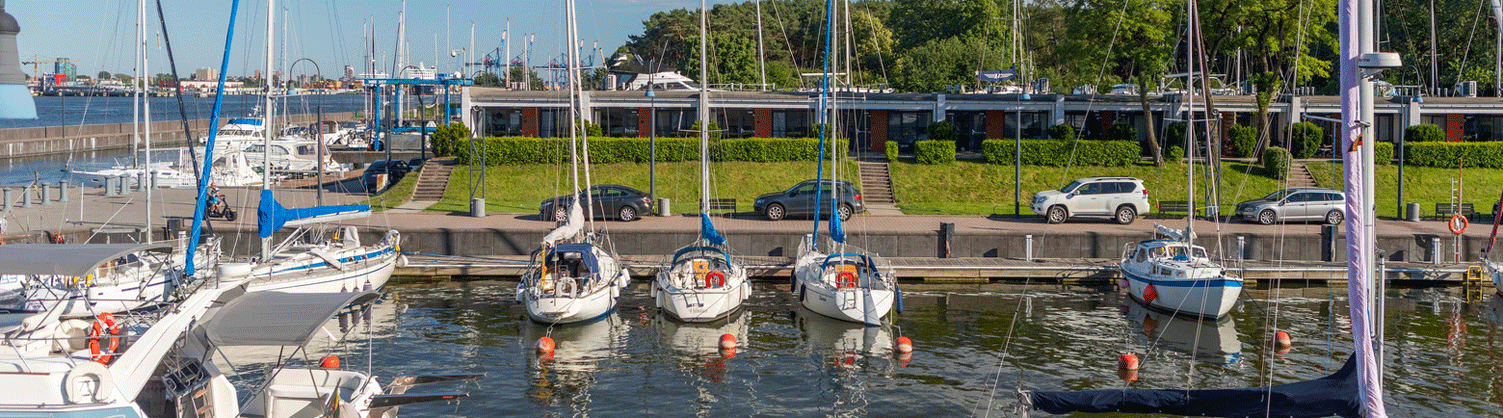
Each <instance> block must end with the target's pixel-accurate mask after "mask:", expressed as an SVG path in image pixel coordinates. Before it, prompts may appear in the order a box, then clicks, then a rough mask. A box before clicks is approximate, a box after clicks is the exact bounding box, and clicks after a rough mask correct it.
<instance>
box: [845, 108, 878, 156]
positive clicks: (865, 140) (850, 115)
mask: <svg viewBox="0 0 1503 418" xmlns="http://www.w3.org/2000/svg"><path fill="white" fill-rule="evenodd" d="M837 118H838V119H839V124H838V126H839V127H840V129H839V130H837V131H836V133H837V134H839V135H840V137H841V138H844V139H846V140H848V141H850V146H849V147H848V148H849V150H850V151H851V152H856V153H860V152H862V151H864V150H869V149H871V140H872V114H871V112H870V111H867V110H854V109H852V110H841V111H840V116H838V117H837Z"/></svg>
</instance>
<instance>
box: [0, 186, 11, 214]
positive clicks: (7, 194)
mask: <svg viewBox="0 0 1503 418" xmlns="http://www.w3.org/2000/svg"><path fill="white" fill-rule="evenodd" d="M0 191H3V192H4V193H5V211H6V212H10V204H11V202H15V201H14V200H10V188H9V187H6V188H3V189H0Z"/></svg>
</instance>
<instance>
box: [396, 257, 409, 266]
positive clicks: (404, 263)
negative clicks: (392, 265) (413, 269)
mask: <svg viewBox="0 0 1503 418" xmlns="http://www.w3.org/2000/svg"><path fill="white" fill-rule="evenodd" d="M407 263H408V261H407V255H406V254H402V255H398V256H397V267H399V268H407Z"/></svg>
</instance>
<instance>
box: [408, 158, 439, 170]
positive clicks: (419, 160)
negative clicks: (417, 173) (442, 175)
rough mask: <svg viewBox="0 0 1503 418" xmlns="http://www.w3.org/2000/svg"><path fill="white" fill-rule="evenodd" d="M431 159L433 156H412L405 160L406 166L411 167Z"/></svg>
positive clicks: (419, 165)
mask: <svg viewBox="0 0 1503 418" xmlns="http://www.w3.org/2000/svg"><path fill="white" fill-rule="evenodd" d="M431 159H433V158H431V157H430V158H423V157H412V159H411V160H407V166H408V167H412V168H418V167H422V166H423V163H426V162H428V160H431Z"/></svg>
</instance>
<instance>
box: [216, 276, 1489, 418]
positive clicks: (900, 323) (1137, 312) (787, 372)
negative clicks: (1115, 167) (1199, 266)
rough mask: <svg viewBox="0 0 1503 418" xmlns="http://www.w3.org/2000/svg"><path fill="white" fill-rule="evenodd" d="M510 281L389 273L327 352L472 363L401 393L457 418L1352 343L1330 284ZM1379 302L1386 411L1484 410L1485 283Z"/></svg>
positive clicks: (389, 367)
mask: <svg viewBox="0 0 1503 418" xmlns="http://www.w3.org/2000/svg"><path fill="white" fill-rule="evenodd" d="M515 286H516V285H515V283H514V282H468V283H444V284H424V285H400V286H397V285H394V286H390V287H388V288H387V290H386V295H385V297H384V298H383V299H382V300H381V301H380V302H379V303H378V304H377V305H376V306H375V307H374V308H373V315H372V316H373V318H372V319H373V321H369V324H373V326H370V327H367V326H366V325H360V326H357V327H355V328H354V329H357V330H359V331H355V332H353V333H352V334H351V335H352V336H363V335H365V334H366V331H365V330H367V329H369V330H370V335H371V336H372V338H371V339H370V340H369V343H367V342H366V341H367V340H364V338H363V337H361V338H360V342H358V343H353V344H344V345H341V346H339V347H336V348H335V350H336V351H339V352H342V353H343V356H344V358H345V365H346V366H351V365H357V364H358V365H362V366H361V367H363V365H364V364H366V363H367V361H366V359H367V358H369V360H370V361H369V363H370V364H371V365H372V367H373V369H374V370H375V372H376V374H377V375H378V376H380V378H381V379H383V381H384V380H386V379H389V378H390V376H393V375H398V374H412V373H485V374H486V377H485V378H484V379H482V380H480V381H479V382H477V383H475V384H469V385H462V384H461V385H451V386H442V385H438V386H431V387H421V388H418V389H414V392H431V391H439V390H461V391H468V392H470V394H471V397H470V398H468V399H466V400H464V401H461V402H459V403H457V404H430V405H418V406H409V407H403V409H402V413H403V414H404V415H405V416H475V417H495V416H580V417H583V416H624V415H629V414H643V413H646V414H652V415H660V416H918V415H933V416H987V415H988V414H990V415H991V416H1015V415H1010V414H1011V413H1012V412H1011V411H1012V405H1013V404H1014V403H1015V400H1016V392H1017V390H1018V389H1019V388H1022V389H1039V390H1053V389H1104V388H1120V387H1129V386H1130V387H1134V388H1183V387H1187V386H1188V387H1193V388H1238V387H1248V386H1259V385H1265V384H1268V383H1286V382H1291V381H1296V380H1305V379H1312V378H1316V377H1320V376H1323V375H1325V374H1327V373H1329V372H1332V371H1334V370H1335V369H1336V368H1339V366H1340V364H1341V362H1342V361H1344V360H1345V358H1346V356H1347V355H1348V354H1349V353H1350V352H1351V349H1350V347H1351V340H1350V334H1349V333H1348V327H1349V321H1348V318H1347V315H1346V312H1347V305H1346V302H1345V293H1346V290H1345V288H1324V287H1322V288H1304V289H1283V290H1278V291H1275V290H1250V291H1249V293H1247V294H1244V298H1243V300H1244V302H1243V303H1242V304H1241V306H1239V307H1238V308H1237V309H1236V310H1234V311H1233V312H1234V313H1233V315H1232V318H1231V319H1230V320H1227V321H1223V322H1220V323H1205V322H1195V321H1186V320H1181V319H1175V318H1172V317H1166V316H1163V315H1160V314H1158V313H1154V312H1150V311H1147V310H1145V309H1142V308H1141V307H1140V306H1137V305H1136V304H1133V303H1132V302H1130V301H1128V300H1126V299H1125V298H1124V297H1123V296H1122V294H1121V293H1118V292H1115V291H1111V290H1098V289H1091V288H1084V287H1068V286H1057V285H1034V286H1022V285H1001V284H987V285H968V286H959V285H943V286H941V285H920V284H908V285H906V289H907V291H906V292H905V296H906V300H905V302H906V308H907V310H906V311H905V312H904V313H902V314H899V315H897V316H896V317H895V321H894V324H893V326H890V327H880V328H877V327H874V328H867V327H862V326H860V325H856V324H847V323H843V322H838V321H833V320H827V319H824V318H823V317H819V316H818V315H815V314H812V313H810V312H807V311H801V310H799V309H798V307H797V304H796V302H795V301H794V300H793V299H792V298H791V297H789V296H788V295H787V291H786V285H781V286H779V285H776V284H772V283H758V284H757V286H756V293H754V294H753V297H752V298H751V299H750V300H749V301H748V303H747V307H746V308H747V309H746V310H745V311H744V312H742V313H741V314H740V315H739V316H737V317H734V318H733V319H732V320H729V321H724V322H722V323H718V324H713V325H684V324H678V323H674V322H672V321H668V320H665V318H663V317H662V316H660V315H658V314H657V313H656V310H655V309H653V308H651V303H652V301H651V299H649V298H648V297H647V291H648V290H647V287H646V285H645V284H644V283H642V282H638V283H636V284H634V285H633V286H632V288H631V289H630V290H629V291H628V292H627V293H626V294H625V295H623V296H622V298H621V304H620V309H618V311H617V312H616V313H614V314H613V315H611V316H609V317H608V318H606V319H605V320H602V321H599V322H595V323H591V324H585V325H572V326H559V327H554V328H553V329H552V330H551V331H550V330H549V329H548V328H547V327H545V326H540V325H536V324H532V323H530V322H529V321H528V320H527V319H526V316H525V312H524V310H525V308H524V307H522V306H520V305H518V304H516V303H514V302H512V300H513V291H514V289H515ZM1467 296H1471V297H1472V300H1471V301H1470V302H1469V301H1467V300H1466V297H1467ZM1387 304H1388V310H1387V345H1386V346H1387V367H1388V368H1387V382H1388V387H1387V390H1388V391H1387V395H1388V398H1387V402H1388V408H1389V412H1390V414H1391V415H1392V416H1499V415H1503V374H1500V373H1499V372H1500V371H1503V359H1499V356H1498V354H1496V353H1495V352H1496V351H1497V349H1498V348H1499V346H1500V345H1503V343H1500V342H1499V341H1498V340H1499V339H1503V335H1499V325H1500V322H1499V321H1500V313H1499V312H1500V311H1503V300H1500V299H1499V298H1498V297H1497V296H1496V295H1494V294H1492V292H1491V290H1489V291H1488V292H1486V294H1483V292H1471V293H1470V294H1468V293H1467V292H1465V291H1463V290H1461V289H1455V288H1451V289H1395V290H1391V291H1390V292H1389V294H1388V299H1387ZM1274 324H1277V326H1278V327H1279V328H1278V329H1281V330H1285V331H1287V332H1289V333H1290V334H1291V335H1292V336H1293V338H1294V341H1295V343H1294V347H1293V350H1292V351H1290V352H1288V353H1286V354H1277V353H1272V352H1270V350H1269V349H1267V348H1265V347H1263V344H1262V343H1261V342H1262V341H1266V339H1265V338H1266V337H1265V335H1267V334H1268V333H1271V332H1272V330H1273V328H1272V327H1273V326H1274ZM336 327H337V326H336V325H335V324H333V323H332V322H331V324H330V326H328V327H327V328H329V329H330V330H331V331H332V330H334V329H335V328H336ZM550 332H551V335H552V337H553V338H554V339H555V340H556V341H557V344H558V348H557V350H556V353H555V354H554V355H553V356H552V358H540V357H539V355H538V354H536V353H535V352H534V349H533V347H534V344H535V342H536V340H537V338H539V337H541V336H543V335H548V334H549V333H550ZM725 333H731V334H735V335H737V336H738V338H739V339H740V341H741V342H742V344H741V348H740V349H739V350H737V351H736V352H735V353H734V357H729V358H728V357H725V356H722V355H721V354H720V353H719V352H718V350H717V349H716V343H717V341H718V338H719V336H720V335H721V334H725ZM900 335H903V336H908V337H910V338H912V339H913V340H914V342H915V344H916V347H915V352H914V353H913V355H912V356H911V358H899V357H897V356H896V355H895V353H894V352H893V351H892V347H893V343H892V341H893V339H895V338H896V337H898V336H900ZM1122 352H1133V353H1137V354H1138V355H1139V356H1140V357H1141V358H1142V359H1143V365H1142V370H1141V372H1140V373H1139V375H1138V377H1137V380H1136V381H1133V382H1131V383H1124V381H1123V380H1122V379H1121V378H1119V377H1118V375H1117V372H1116V366H1115V365H1116V356H1117V355H1118V354H1120V353H1122ZM252 357H254V356H252ZM231 358H234V354H232V355H231ZM316 359H317V357H314V361H316ZM267 362H268V361H267V360H265V359H264V358H262V359H259V360H254V359H253V360H251V361H245V362H243V363H241V364H237V366H239V367H241V368H242V370H245V369H247V368H249V369H254V368H256V367H257V366H258V365H264V364H266V363H267ZM256 375H257V374H256V372H251V373H248V374H247V375H246V378H247V379H250V380H254V379H255V376H256ZM1035 415H1039V414H1037V413H1036V414H1035ZM1091 416H1110V415H1091Z"/></svg>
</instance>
